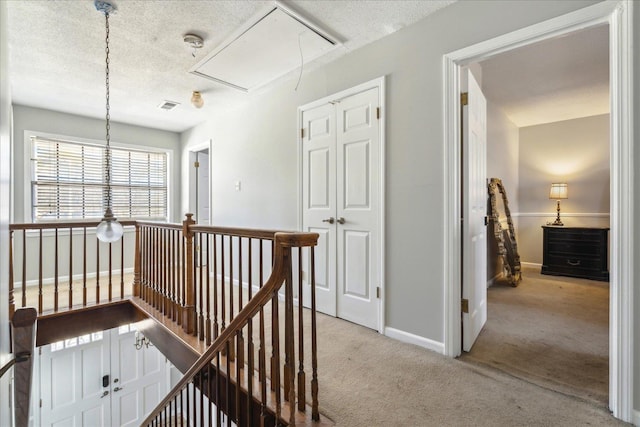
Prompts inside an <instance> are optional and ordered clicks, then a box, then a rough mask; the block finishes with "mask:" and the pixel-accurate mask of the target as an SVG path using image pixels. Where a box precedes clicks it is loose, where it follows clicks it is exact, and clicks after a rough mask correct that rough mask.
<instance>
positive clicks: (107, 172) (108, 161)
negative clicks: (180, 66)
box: [104, 12, 111, 210]
mask: <svg viewBox="0 0 640 427" xmlns="http://www.w3.org/2000/svg"><path fill="white" fill-rule="evenodd" d="M104 17H105V26H106V30H107V31H106V34H107V35H106V38H105V41H106V48H105V53H106V60H105V64H106V68H105V69H106V73H105V75H106V78H105V85H106V88H107V91H106V100H107V110H106V111H107V113H106V123H107V124H106V131H107V137H106V141H107V145H106V150H105V154H106V162H105V163H106V170H105V178H106V181H107V210H111V145H110V140H111V135H110V134H109V132H110V130H111V127H110V123H109V121H110V119H111V115H110V114H109V12H105V14H104Z"/></svg>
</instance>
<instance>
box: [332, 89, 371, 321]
mask: <svg viewBox="0 0 640 427" xmlns="http://www.w3.org/2000/svg"><path fill="white" fill-rule="evenodd" d="M378 99H379V98H378V88H374V89H370V90H368V91H366V92H362V93H359V94H357V95H353V96H350V97H348V98H344V99H342V100H341V101H340V102H339V103H337V104H335V106H336V116H337V120H336V129H337V136H336V137H337V150H336V157H337V167H336V169H337V183H336V185H337V194H336V196H337V215H336V228H337V230H338V233H337V234H338V239H337V244H338V247H337V260H338V261H337V267H338V271H337V274H338V278H337V293H338V301H337V302H338V317H340V318H341V319H345V320H349V321H351V322H354V323H357V324H359V325H363V326H367V327H369V328H372V329H378V309H379V306H380V304H379V303H378V297H377V295H376V287H377V286H378V285H379V283H380V278H379V274H378V272H379V265H378V259H377V254H378V253H379V248H378V245H379V236H378V234H379V233H378V230H379V218H378V216H379V212H378V206H379V200H378V198H379V191H378V187H379V169H378V165H379V155H380V153H379V152H380V150H379V145H380V126H379V121H378V119H377V108H378Z"/></svg>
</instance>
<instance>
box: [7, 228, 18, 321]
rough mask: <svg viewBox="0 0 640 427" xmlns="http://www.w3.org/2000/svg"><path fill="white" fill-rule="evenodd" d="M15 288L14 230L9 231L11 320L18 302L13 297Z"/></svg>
mask: <svg viewBox="0 0 640 427" xmlns="http://www.w3.org/2000/svg"><path fill="white" fill-rule="evenodd" d="M14 286H15V283H14V279H13V230H9V319H13V314H14V313H15V312H16V301H15V297H14V295H13V288H14Z"/></svg>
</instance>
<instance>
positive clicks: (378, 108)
mask: <svg viewBox="0 0 640 427" xmlns="http://www.w3.org/2000/svg"><path fill="white" fill-rule="evenodd" d="M376 119H378V120H380V107H377V108H376Z"/></svg>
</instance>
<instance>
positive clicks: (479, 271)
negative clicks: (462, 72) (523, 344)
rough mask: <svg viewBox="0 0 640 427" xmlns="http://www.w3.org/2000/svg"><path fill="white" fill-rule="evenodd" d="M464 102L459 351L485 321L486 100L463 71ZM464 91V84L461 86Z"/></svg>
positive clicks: (467, 349) (474, 337)
mask: <svg viewBox="0 0 640 427" xmlns="http://www.w3.org/2000/svg"><path fill="white" fill-rule="evenodd" d="M466 74H467V83H468V90H467V93H468V97H467V99H468V102H467V105H464V106H463V107H462V123H463V125H462V147H463V148H462V153H463V154H462V158H463V162H464V165H463V167H462V170H463V171H466V174H464V173H463V176H462V187H463V191H462V195H463V196H462V197H463V200H462V218H463V220H462V251H463V253H462V298H463V300H466V301H467V302H468V310H466V311H468V312H464V311H465V310H463V313H462V349H463V350H464V351H469V350H471V347H472V346H473V343H474V342H475V340H476V338H477V337H478V334H479V333H480V331H481V330H482V327H483V326H484V324H485V322H486V321H487V227H486V226H485V224H484V218H485V216H486V215H487V171H486V170H487V164H486V163H487V162H486V160H487V101H486V99H485V97H484V95H483V94H482V90H481V89H480V86H479V85H478V83H477V82H476V80H475V79H474V77H473V75H472V74H471V72H470V71H469V70H467V73H466ZM463 83H464V82H463ZM463 88H464V84H463Z"/></svg>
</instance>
